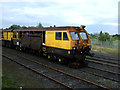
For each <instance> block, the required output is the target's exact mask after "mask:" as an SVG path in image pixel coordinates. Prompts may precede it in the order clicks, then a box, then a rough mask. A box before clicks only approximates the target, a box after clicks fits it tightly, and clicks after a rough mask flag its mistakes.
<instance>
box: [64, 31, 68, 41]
mask: <svg viewBox="0 0 120 90" xmlns="http://www.w3.org/2000/svg"><path fill="white" fill-rule="evenodd" d="M64 33H65V34H66V35H67V39H64ZM63 40H65V41H69V38H68V34H67V32H63Z"/></svg>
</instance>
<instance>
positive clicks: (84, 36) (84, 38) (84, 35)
mask: <svg viewBox="0 0 120 90" xmlns="http://www.w3.org/2000/svg"><path fill="white" fill-rule="evenodd" d="M80 36H81V38H82V40H88V37H87V34H86V33H85V32H80Z"/></svg>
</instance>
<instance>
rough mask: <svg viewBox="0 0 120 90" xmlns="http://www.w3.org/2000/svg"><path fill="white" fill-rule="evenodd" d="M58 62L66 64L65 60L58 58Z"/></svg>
mask: <svg viewBox="0 0 120 90" xmlns="http://www.w3.org/2000/svg"><path fill="white" fill-rule="evenodd" d="M58 61H59V62H60V63H61V64H67V60H66V59H65V58H63V57H59V58H58Z"/></svg>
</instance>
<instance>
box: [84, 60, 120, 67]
mask: <svg viewBox="0 0 120 90" xmlns="http://www.w3.org/2000/svg"><path fill="white" fill-rule="evenodd" d="M95 60H96V59H86V61H88V62H92V63H96V64H101V65H106V66H110V67H115V68H120V66H119V65H118V64H117V65H116V64H114V65H113V64H109V63H107V61H101V60H96V61H95Z"/></svg>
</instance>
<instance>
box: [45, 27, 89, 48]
mask: <svg viewBox="0 0 120 90" xmlns="http://www.w3.org/2000/svg"><path fill="white" fill-rule="evenodd" d="M83 27H84V26H82V27H69V28H68V27H66V29H65V28H64V30H62V29H63V28H60V29H61V30H52V31H50V30H49V31H46V46H49V47H55V48H60V49H67V50H76V49H81V48H84V47H86V46H90V38H89V36H88V33H87V31H86V30H85V29H84V28H83ZM57 29H58V28H57Z"/></svg>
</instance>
